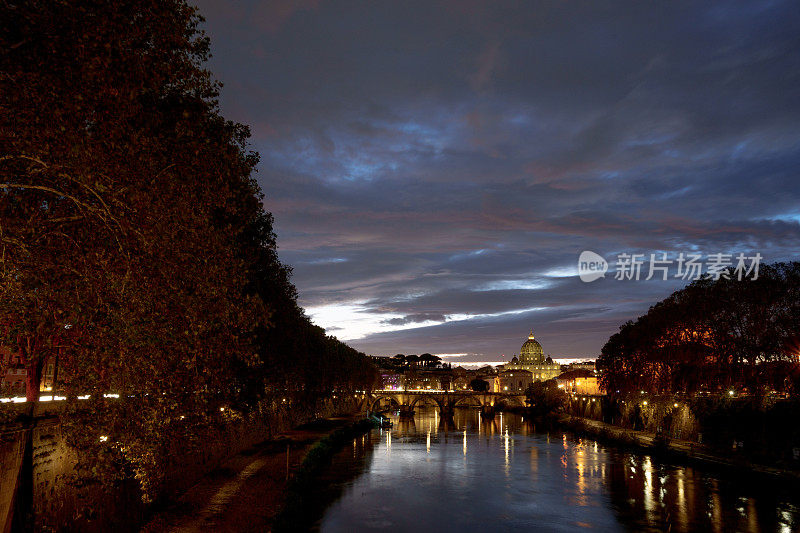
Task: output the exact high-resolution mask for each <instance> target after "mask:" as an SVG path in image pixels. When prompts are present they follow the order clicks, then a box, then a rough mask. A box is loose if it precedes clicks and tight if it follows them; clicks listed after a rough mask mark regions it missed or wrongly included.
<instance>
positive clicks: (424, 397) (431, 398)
mask: <svg viewBox="0 0 800 533" xmlns="http://www.w3.org/2000/svg"><path fill="white" fill-rule="evenodd" d="M417 404H420V406H424V405H430V406H433V405H435V406H436V407H438V408H439V409H442V405H443V404H442V399H441V398H438V397H436V396H435V395H433V394H420V395H418V396H416V397H415V398H414V400H413V401H412V402H411V405H410V407H411V409H412V410H413V409H414V408H415V407H416V406H417Z"/></svg>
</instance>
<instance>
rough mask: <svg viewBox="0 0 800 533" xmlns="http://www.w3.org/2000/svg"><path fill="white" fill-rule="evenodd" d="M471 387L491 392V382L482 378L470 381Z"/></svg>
mask: <svg viewBox="0 0 800 533" xmlns="http://www.w3.org/2000/svg"><path fill="white" fill-rule="evenodd" d="M469 388H470V389H472V390H474V391H475V392H489V382H488V381H486V380H483V379H480V378H475V379H473V380H472V381H470V382H469Z"/></svg>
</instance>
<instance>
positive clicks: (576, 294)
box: [199, 0, 800, 362]
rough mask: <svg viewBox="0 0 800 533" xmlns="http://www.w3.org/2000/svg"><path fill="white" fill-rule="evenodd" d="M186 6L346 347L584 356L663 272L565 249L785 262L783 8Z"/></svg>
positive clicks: (312, 285) (798, 34) (489, 356)
mask: <svg viewBox="0 0 800 533" xmlns="http://www.w3.org/2000/svg"><path fill="white" fill-rule="evenodd" d="M199 7H200V10H201V13H202V14H203V15H204V16H205V17H206V19H207V22H206V23H205V25H204V28H205V30H206V32H207V33H208V35H209V37H210V38H211V41H212V51H213V54H214V57H213V58H212V59H211V61H210V64H209V68H210V69H211V70H212V71H213V73H214V74H215V76H216V77H217V78H218V79H219V80H220V81H221V82H223V83H224V87H223V89H222V98H221V107H222V112H223V114H224V115H225V116H226V117H227V118H229V119H231V120H235V121H238V122H242V123H245V124H248V125H250V127H251V129H252V134H253V136H252V148H253V149H254V150H256V151H258V152H259V153H260V154H261V163H260V165H259V169H258V176H257V177H258V180H259V183H260V184H261V187H262V189H263V191H264V193H265V195H266V198H265V201H264V205H265V208H266V209H267V210H268V211H270V212H272V213H273V214H274V216H275V230H276V232H277V235H278V246H279V251H280V256H281V259H282V260H283V261H284V262H286V263H288V264H290V265H292V266H293V268H294V277H293V281H294V283H295V285H296V286H297V289H298V291H299V295H300V304H301V305H302V306H303V307H304V308H305V309H306V312H307V313H308V314H309V315H310V316H311V317H312V319H313V320H314V321H315V322H316V323H317V324H319V325H321V326H322V327H325V328H326V330H327V332H328V333H329V334H331V335H336V336H337V337H339V338H340V339H342V340H344V341H346V342H347V343H348V344H350V345H351V346H353V347H354V348H357V349H359V350H362V351H364V352H366V353H370V354H376V355H387V354H388V355H392V354H395V353H406V354H409V353H422V352H431V353H437V354H466V355H465V356H463V357H452V358H450V359H449V360H451V361H456V362H459V361H498V362H500V361H501V360H502V358H501V354H505V355H506V359H509V358H510V357H511V356H512V355H514V354H516V353H518V351H519V347H520V345H521V344H522V342H523V341H524V340H525V339H526V337H527V334H528V332H529V330H531V329H533V331H534V334H535V335H536V337H537V339H538V340H539V341H540V342H541V343H542V345H543V347H544V350H545V353H547V354H550V355H552V356H553V357H556V358H558V357H563V358H567V357H570V358H571V357H591V358H594V357H595V356H596V355H597V354H599V352H600V349H601V348H602V346H603V344H604V343H605V342H606V340H607V339H608V337H609V336H610V335H611V334H613V333H614V332H616V331H617V330H618V327H619V326H620V325H621V324H622V323H623V322H625V321H626V320H629V319H635V318H636V317H638V316H639V315H641V314H643V313H644V312H645V311H646V310H647V308H648V307H649V306H651V305H652V304H654V303H656V302H657V301H658V300H660V299H662V298H664V297H666V296H667V295H669V294H670V293H671V292H672V291H674V290H675V289H677V288H679V287H681V286H683V285H685V284H686V283H687V282H686V281H684V280H681V279H675V278H674V277H673V278H671V279H670V280H668V281H663V280H660V279H653V280H650V281H644V280H640V281H634V280H627V281H622V280H615V279H614V275H613V272H610V273H609V274H607V275H606V277H605V278H603V279H599V280H596V281H594V282H591V283H585V282H583V281H581V280H580V279H579V278H578V275H577V274H578V271H577V262H578V255H579V254H580V253H581V252H582V251H584V250H592V251H594V252H597V253H599V254H600V255H602V256H604V257H605V258H606V260H607V261H608V262H609V263H610V264H611V270H612V271H613V269H614V268H613V264H614V262H615V260H616V257H617V254H619V253H623V252H625V253H642V254H645V255H646V256H647V257H649V254H651V253H661V252H669V253H670V254H671V256H675V255H677V254H678V253H680V252H684V253H689V252H700V253H702V254H703V255H704V256H705V255H707V254H712V253H731V254H737V253H739V252H743V253H745V254H747V255H752V254H754V253H756V252H758V253H760V254H761V255H762V256H763V258H764V259H763V262H774V261H780V260H790V259H798V257H800V254H798V249H800V172H799V171H798V168H800V9H798V6H797V3H796V2H791V1H785V2H780V1H774V2H757V1H745V2H731V1H725V2H711V1H704V2H691V3H688V2H676V1H669V2H667V1H665V2H641V1H632V2H613V1H603V2H598V1H590V2H568V1H552V2H487V3H483V2H475V1H471V0H457V1H447V2H435V1H430V0H428V1H424V2H406V1H403V2H366V1H364V2H346V1H336V2H329V1H324V0H319V1H314V0H302V1H296V2H290V1H288V0H281V1H277V2H254V1H244V2H238V1H237V2H221V1H216V2H215V1H211V0H204V1H201V2H199ZM674 273H675V270H674V269H673V270H671V271H670V275H672V274H674Z"/></svg>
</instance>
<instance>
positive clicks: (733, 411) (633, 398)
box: [565, 394, 800, 468]
mask: <svg viewBox="0 0 800 533" xmlns="http://www.w3.org/2000/svg"><path fill="white" fill-rule="evenodd" d="M565 412H566V414H569V415H572V416H577V417H581V418H587V419H590V420H598V421H601V422H605V423H606V424H612V425H614V426H616V427H620V428H625V429H634V430H639V431H646V432H648V433H652V434H653V435H656V436H659V437H662V438H665V439H676V440H685V441H691V442H696V443H702V444H704V445H706V446H707V447H709V448H710V449H715V450H717V451H718V452H720V453H727V454H731V453H733V454H739V455H742V456H746V457H747V458H749V459H751V460H753V461H755V462H762V463H764V464H773V465H778V466H783V467H786V468H797V467H798V465H799V464H800V463H799V461H800V426H798V425H797V424H796V421H797V420H798V419H800V400H798V399H783V398H775V397H760V398H757V397H734V398H730V397H725V396H701V397H681V396H654V395H647V394H643V395H636V394H633V395H629V396H627V397H620V398H610V397H607V396H589V395H577V396H571V397H569V399H568V400H567V402H566V405H565Z"/></svg>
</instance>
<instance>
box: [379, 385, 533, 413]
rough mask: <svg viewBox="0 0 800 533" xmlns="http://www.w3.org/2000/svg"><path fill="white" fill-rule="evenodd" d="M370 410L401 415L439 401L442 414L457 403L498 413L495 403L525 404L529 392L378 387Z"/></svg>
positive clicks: (449, 411)
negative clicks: (392, 410)
mask: <svg viewBox="0 0 800 533" xmlns="http://www.w3.org/2000/svg"><path fill="white" fill-rule="evenodd" d="M366 400H367V408H368V409H369V410H370V411H381V410H384V409H397V410H399V411H400V416H411V415H413V414H414V408H415V407H417V406H423V405H435V406H436V407H438V408H439V412H440V413H441V414H442V416H447V415H451V414H453V409H455V408H456V407H479V408H480V409H481V411H482V412H483V414H484V415H494V410H495V406H498V407H499V406H501V405H502V406H509V407H525V405H526V404H525V395H524V394H514V393H505V392H476V391H469V390H457V391H438V390H405V391H401V390H376V391H372V393H370V395H369V396H368V397H367V399H366Z"/></svg>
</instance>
